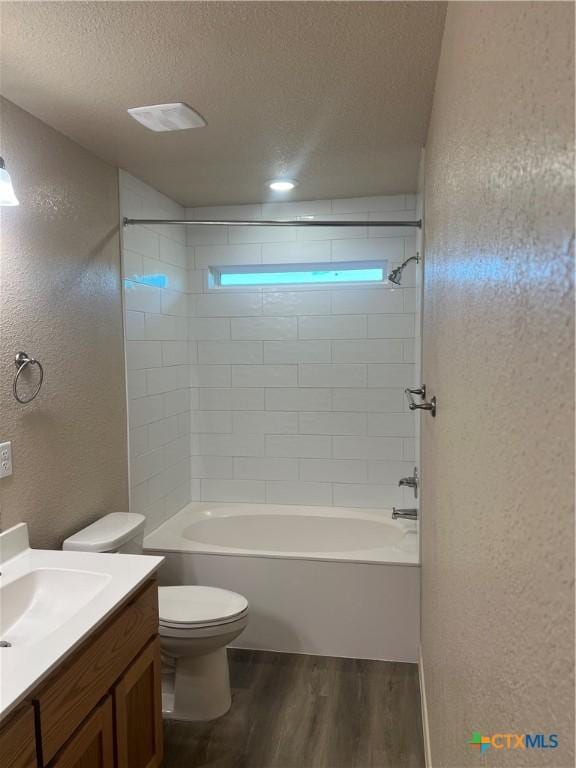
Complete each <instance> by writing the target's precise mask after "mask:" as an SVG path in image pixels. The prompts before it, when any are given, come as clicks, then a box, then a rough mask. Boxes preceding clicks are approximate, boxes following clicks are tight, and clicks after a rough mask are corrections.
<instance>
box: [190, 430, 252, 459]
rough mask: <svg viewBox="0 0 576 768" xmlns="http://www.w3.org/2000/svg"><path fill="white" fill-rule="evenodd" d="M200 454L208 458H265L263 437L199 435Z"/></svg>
mask: <svg viewBox="0 0 576 768" xmlns="http://www.w3.org/2000/svg"><path fill="white" fill-rule="evenodd" d="M198 444H199V449H200V453H201V454H204V455H206V456H263V455H264V437H263V436H262V435H236V434H232V435H199V440H198Z"/></svg>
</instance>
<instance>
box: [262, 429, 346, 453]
mask: <svg viewBox="0 0 576 768" xmlns="http://www.w3.org/2000/svg"><path fill="white" fill-rule="evenodd" d="M331 440H332V438H330V437H325V436H323V435H322V436H320V435H266V455H267V456H293V457H295V458H297V457H300V458H308V457H310V458H316V457H318V458H325V457H326V458H327V457H329V456H330V454H331Z"/></svg>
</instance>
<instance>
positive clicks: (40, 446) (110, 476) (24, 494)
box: [0, 100, 128, 547]
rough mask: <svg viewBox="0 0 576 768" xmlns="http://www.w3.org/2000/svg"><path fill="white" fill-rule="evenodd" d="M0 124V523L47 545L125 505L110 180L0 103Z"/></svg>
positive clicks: (85, 157)
mask: <svg viewBox="0 0 576 768" xmlns="http://www.w3.org/2000/svg"><path fill="white" fill-rule="evenodd" d="M1 125H2V152H1V154H2V156H3V157H4V158H5V160H6V164H7V166H8V167H9V170H10V172H11V174H12V179H13V182H14V185H15V188H16V192H17V195H18V198H19V199H20V206H19V207H17V208H1V209H0V212H1V225H2V256H1V261H0V291H1V293H0V313H1V332H0V440H11V441H12V447H13V451H14V474H13V476H12V477H9V478H5V479H3V480H0V515H1V520H0V523H1V526H2V528H7V527H9V526H11V525H14V524H15V523H17V522H20V521H26V522H28V523H29V525H30V532H31V539H32V543H33V545H35V546H41V547H54V546H59V545H60V543H61V541H62V539H63V538H64V537H65V536H66V535H68V534H70V533H71V532H73V531H74V530H75V529H77V528H78V527H80V526H81V525H83V524H85V523H87V522H90V521H92V520H93V519H94V518H96V517H98V515H100V514H101V513H102V512H105V511H107V510H112V509H126V508H127V503H128V494H127V461H126V413H125V411H126V406H125V402H126V398H125V391H124V356H123V341H122V313H121V291H120V257H119V238H118V189H117V173H116V170H115V169H114V168H112V167H111V166H109V165H107V164H106V163H104V162H102V161H101V160H98V159H96V158H95V157H94V156H93V155H91V154H89V153H88V152H86V151H85V150H84V149H82V148H80V147H79V146H78V145H77V144H74V143H73V142H71V141H70V140H69V139H66V138H65V137H64V136H62V135H61V134H59V133H57V132H56V131H54V130H52V129H51V128H49V127H48V126H47V125H45V124H44V123H42V122H40V121H39V120H37V119H36V118H34V117H32V116H31V115H29V114H28V113H27V112H23V111H22V110H20V109H19V108H17V107H15V106H14V105H13V104H11V103H10V102H8V101H5V100H3V101H2V102H1ZM19 350H25V351H26V352H28V353H29V354H31V355H32V356H35V357H38V359H39V360H41V362H42V363H43V365H44V369H45V379H44V386H43V389H42V392H41V393H40V395H39V396H38V398H37V400H35V401H34V402H33V403H32V404H31V405H28V406H22V405H19V404H17V403H16V401H15V400H14V399H13V397H12V391H11V387H12V379H13V376H14V372H15V369H14V363H13V360H14V355H15V353H16V352H17V351H19Z"/></svg>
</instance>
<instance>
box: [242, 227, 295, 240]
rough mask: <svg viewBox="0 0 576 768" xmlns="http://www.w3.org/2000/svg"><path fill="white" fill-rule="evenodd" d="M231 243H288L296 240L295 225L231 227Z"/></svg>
mask: <svg viewBox="0 0 576 768" xmlns="http://www.w3.org/2000/svg"><path fill="white" fill-rule="evenodd" d="M228 240H229V242H230V243H234V244H237V243H238V244H240V243H287V242H288V241H290V240H296V229H295V228H294V227H258V226H256V227H230V229H229V232H228Z"/></svg>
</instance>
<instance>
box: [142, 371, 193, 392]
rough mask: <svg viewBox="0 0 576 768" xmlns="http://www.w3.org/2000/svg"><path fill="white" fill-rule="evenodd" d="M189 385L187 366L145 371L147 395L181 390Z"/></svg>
mask: <svg viewBox="0 0 576 768" xmlns="http://www.w3.org/2000/svg"><path fill="white" fill-rule="evenodd" d="M189 383H190V369H189V368H188V366H187V365H172V366H169V367H167V368H149V369H148V370H147V371H146V391H147V393H148V394H149V395H157V394H160V393H163V392H173V391H174V390H181V389H183V388H184V387H187V386H188V385H189Z"/></svg>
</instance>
